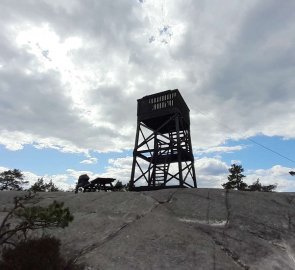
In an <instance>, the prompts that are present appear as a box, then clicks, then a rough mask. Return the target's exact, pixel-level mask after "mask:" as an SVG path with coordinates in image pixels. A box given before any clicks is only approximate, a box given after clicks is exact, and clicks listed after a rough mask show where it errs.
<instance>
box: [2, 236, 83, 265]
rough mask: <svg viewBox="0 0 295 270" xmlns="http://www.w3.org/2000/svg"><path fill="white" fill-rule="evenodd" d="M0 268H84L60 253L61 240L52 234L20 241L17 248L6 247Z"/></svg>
mask: <svg viewBox="0 0 295 270" xmlns="http://www.w3.org/2000/svg"><path fill="white" fill-rule="evenodd" d="M0 269H6V270H40V269H42V270H61V269H68V270H74V269H77V270H78V269H83V268H82V266H79V265H77V264H75V263H74V262H73V261H67V260H65V259H64V258H63V257H62V256H61V253H60V240H59V239H57V238H54V237H50V236H44V237H42V238H38V239H30V240H26V241H21V242H19V243H18V244H17V245H16V247H15V248H5V249H4V251H3V254H2V261H0Z"/></svg>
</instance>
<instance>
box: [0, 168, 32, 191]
mask: <svg viewBox="0 0 295 270" xmlns="http://www.w3.org/2000/svg"><path fill="white" fill-rule="evenodd" d="M27 183H28V181H24V175H23V173H22V172H21V171H20V170H17V169H14V170H8V171H4V172H1V173H0V190H22V189H23V188H22V185H24V184H27Z"/></svg>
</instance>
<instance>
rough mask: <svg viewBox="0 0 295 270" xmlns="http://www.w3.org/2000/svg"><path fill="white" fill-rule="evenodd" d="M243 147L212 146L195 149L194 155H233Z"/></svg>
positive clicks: (243, 147)
mask: <svg viewBox="0 0 295 270" xmlns="http://www.w3.org/2000/svg"><path fill="white" fill-rule="evenodd" d="M245 148H246V146H244V145H236V146H214V147H208V148H206V149H197V150H196V151H195V153H196V154H197V155H198V154H211V153H233V152H236V151H240V150H242V149H245Z"/></svg>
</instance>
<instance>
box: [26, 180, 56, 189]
mask: <svg viewBox="0 0 295 270" xmlns="http://www.w3.org/2000/svg"><path fill="white" fill-rule="evenodd" d="M29 190H30V191H33V192H56V191H59V189H58V187H57V186H56V185H54V183H53V182H52V180H50V182H49V183H45V182H44V179H43V178H39V179H38V180H37V182H36V183H34V184H33V185H32V186H31V187H30V189H29Z"/></svg>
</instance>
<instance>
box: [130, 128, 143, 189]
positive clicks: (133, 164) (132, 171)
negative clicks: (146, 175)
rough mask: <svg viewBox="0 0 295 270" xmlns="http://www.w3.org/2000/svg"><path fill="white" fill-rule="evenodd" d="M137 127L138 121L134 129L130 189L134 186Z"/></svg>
mask: <svg viewBox="0 0 295 270" xmlns="http://www.w3.org/2000/svg"><path fill="white" fill-rule="evenodd" d="M139 129H140V123H139V122H137V129H136V135H135V146H134V150H133V162H132V170H131V179H130V182H129V185H130V188H131V189H132V188H133V187H134V176H135V166H136V157H137V148H138V139H139Z"/></svg>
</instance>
